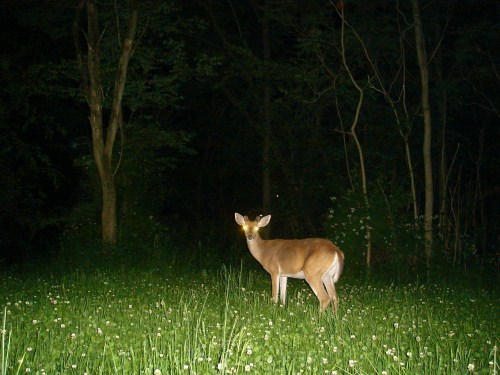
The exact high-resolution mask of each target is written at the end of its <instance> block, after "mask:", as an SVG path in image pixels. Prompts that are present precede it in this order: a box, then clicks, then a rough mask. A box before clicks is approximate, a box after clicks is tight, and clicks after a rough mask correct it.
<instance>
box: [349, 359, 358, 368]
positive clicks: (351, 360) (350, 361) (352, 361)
mask: <svg viewBox="0 0 500 375" xmlns="http://www.w3.org/2000/svg"><path fill="white" fill-rule="evenodd" d="M357 362H358V361H355V360H354V359H350V360H349V367H354V366H356V363H357Z"/></svg>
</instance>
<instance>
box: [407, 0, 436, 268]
mask: <svg viewBox="0 0 500 375" xmlns="http://www.w3.org/2000/svg"><path fill="white" fill-rule="evenodd" d="M411 5H412V12H413V20H414V22H415V45H416V49H417V58H418V66H419V69H420V83H421V90H422V97H421V103H422V114H423V117H424V142H423V150H422V151H423V156H424V170H425V211H424V248H425V257H426V261H427V267H429V266H430V260H431V257H432V214H433V203H434V187H433V181H432V158H431V140H432V138H431V131H432V126H431V109H430V105H429V67H428V64H427V53H426V50H425V41H424V34H423V30H422V20H421V18H420V9H419V6H418V0H412V1H411Z"/></svg>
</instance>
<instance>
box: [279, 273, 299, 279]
mask: <svg viewBox="0 0 500 375" xmlns="http://www.w3.org/2000/svg"><path fill="white" fill-rule="evenodd" d="M280 276H281V277H291V278H294V279H305V276H304V271H300V272H297V273H280Z"/></svg>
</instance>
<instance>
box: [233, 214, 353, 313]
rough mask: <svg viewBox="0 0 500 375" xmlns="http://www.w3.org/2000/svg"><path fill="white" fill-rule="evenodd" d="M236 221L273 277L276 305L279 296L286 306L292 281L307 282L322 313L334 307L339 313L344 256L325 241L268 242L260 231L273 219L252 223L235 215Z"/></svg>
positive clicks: (329, 242)
mask: <svg viewBox="0 0 500 375" xmlns="http://www.w3.org/2000/svg"><path fill="white" fill-rule="evenodd" d="M234 218H235V220H236V223H238V224H239V225H240V226H241V227H242V228H243V231H244V232H245V237H246V240H247V245H248V250H250V253H251V254H252V256H253V257H254V258H255V259H256V260H257V261H258V262H259V263H260V264H261V266H262V267H263V268H264V269H265V270H266V271H267V272H268V273H269V274H270V275H271V288H272V300H273V302H274V303H278V293H279V295H280V299H281V303H282V304H283V305H285V301H286V284H287V280H288V278H289V277H291V278H294V279H305V280H306V282H307V283H308V284H309V286H310V287H311V289H312V291H313V292H314V294H315V295H316V297H317V298H318V300H319V306H320V311H324V310H326V308H327V307H328V305H329V304H330V303H331V306H332V310H333V311H334V312H335V310H336V307H337V304H338V297H337V292H336V290H335V283H336V282H337V281H338V279H339V278H340V275H341V274H342V270H343V268H344V253H342V251H341V250H340V249H339V248H338V247H337V246H336V245H334V244H333V243H332V242H331V241H330V240H327V239H324V238H305V239H289V240H282V239H273V240H264V239H262V238H261V237H260V235H259V229H260V228H262V227H265V226H266V225H267V224H269V222H270V221H271V215H267V216H264V217H260V216H257V217H256V218H255V220H253V221H252V220H249V219H248V216H242V215H240V214H239V213H235V214H234ZM325 289H326V290H325Z"/></svg>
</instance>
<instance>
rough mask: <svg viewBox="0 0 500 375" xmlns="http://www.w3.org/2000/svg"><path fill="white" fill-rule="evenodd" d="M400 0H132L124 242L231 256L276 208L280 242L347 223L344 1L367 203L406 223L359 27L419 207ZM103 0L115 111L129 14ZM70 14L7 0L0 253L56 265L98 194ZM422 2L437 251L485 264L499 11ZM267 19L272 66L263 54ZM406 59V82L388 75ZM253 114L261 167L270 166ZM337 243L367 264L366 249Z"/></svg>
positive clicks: (391, 145) (495, 210)
mask: <svg viewBox="0 0 500 375" xmlns="http://www.w3.org/2000/svg"><path fill="white" fill-rule="evenodd" d="M403 3H406V2H401V4H400V5H399V8H398V7H397V4H398V2H395V1H382V0H380V1H368V2H367V1H355V0H352V1H346V2H344V3H341V2H334V1H333V2H332V1H300V0H295V1H292V0H281V1H278V0H276V1H275V0H267V1H266V0H242V1H239V0H238V1H222V0H218V1H216V0H212V1H195V0H183V1H180V0H179V1H176V0H172V1H165V2H163V1H157V2H155V1H143V2H141V3H140V12H139V29H138V35H137V45H136V47H135V50H134V54H133V56H132V59H131V62H130V66H129V71H128V77H127V85H126V88H125V95H124V101H123V113H124V121H125V137H124V138H123V142H122V140H121V139H120V138H118V140H117V142H116V146H115V153H114V155H115V158H116V160H115V162H116V163H118V160H119V159H120V169H119V171H118V173H117V175H116V182H117V189H118V221H119V228H118V231H119V241H118V242H119V245H120V244H121V245H123V244H130V243H141V244H145V245H147V246H155V244H158V242H161V243H162V244H166V245H169V244H170V246H172V248H174V247H176V248H183V249H192V248H194V249H198V250H199V248H200V247H205V248H207V249H208V248H211V249H214V248H217V249H218V251H217V256H220V257H222V258H223V259H225V257H226V256H229V255H228V254H229V251H232V249H233V248H234V247H235V246H239V247H240V248H243V247H244V244H243V241H244V240H243V238H241V233H240V232H239V231H238V228H237V226H236V223H235V222H234V212H239V213H241V214H248V215H250V216H253V215H256V214H267V213H272V215H273V221H272V229H271V231H272V236H273V237H278V236H280V237H281V236H283V237H293V236H297V237H302V236H329V237H330V238H332V237H334V235H333V234H332V222H337V223H338V222H343V221H345V220H347V219H346V218H347V217H348V216H347V215H348V212H349V209H348V208H346V207H347V206H346V207H344V211H342V208H339V206H338V205H339V204H338V202H342V201H344V202H350V201H349V200H348V199H353V198H352V196H353V194H356V193H359V191H360V177H359V176H360V175H359V172H360V166H359V158H358V154H357V149H356V146H355V144H354V142H353V139H352V137H350V136H349V135H348V134H346V131H348V129H349V127H350V124H351V121H352V118H353V115H354V111H355V107H356V103H357V96H356V95H357V93H356V91H355V89H354V87H353V86H352V84H351V82H350V81H349V79H348V77H347V73H346V70H345V69H344V67H343V66H342V60H341V55H340V44H339V43H340V39H339V38H340V26H341V18H340V17H339V15H338V13H337V10H339V9H341V8H342V7H343V11H344V14H345V17H346V20H347V21H348V22H349V25H350V26H352V29H351V28H350V29H348V30H347V34H346V51H347V52H346V54H347V59H348V62H349V64H350V66H351V69H352V71H353V74H354V75H355V76H356V77H357V79H358V80H359V82H361V83H362V85H363V87H364V88H365V101H364V104H363V107H362V109H361V116H360V120H359V124H358V128H357V132H358V136H359V138H360V142H361V144H362V146H363V150H364V155H365V162H366V171H367V179H368V192H369V196H370V199H372V200H373V202H372V204H373V206H377V204H379V205H380V206H381V207H386V208H387V207H390V208H391V212H392V214H393V219H394V218H397V219H396V221H407V222H408V223H412V225H413V224H414V221H413V219H412V212H411V199H410V197H409V196H410V195H409V194H410V185H409V174H408V168H407V165H406V161H405V150H404V143H403V140H402V137H401V135H400V134H399V131H398V127H397V124H396V123H395V120H394V116H393V113H392V110H391V108H390V106H389V105H388V103H387V101H386V100H385V99H384V97H383V96H382V95H381V94H380V92H379V91H377V90H376V81H375V80H374V76H373V71H372V69H371V68H370V66H369V64H368V62H367V60H366V58H365V55H364V53H363V49H362V46H361V45H360V43H359V40H357V39H356V38H355V36H354V34H353V32H352V30H355V31H356V32H357V33H358V35H359V36H360V38H361V39H362V40H363V41H364V43H365V46H366V47H367V50H368V52H369V54H370V56H371V58H372V60H373V62H374V63H375V65H376V66H377V68H378V70H379V72H380V73H381V75H382V76H383V77H384V80H385V83H386V84H387V85H388V86H389V85H390V87H391V88H392V89H391V90H392V91H391V95H393V97H394V98H397V103H398V108H399V109H400V110H402V108H403V106H402V103H403V97H401V96H400V95H398V93H400V89H401V87H403V86H402V85H403V83H404V85H405V95H406V96H405V97H404V100H405V102H404V103H405V104H406V108H407V110H408V113H409V117H408V118H409V120H410V123H408V124H406V125H408V126H410V127H411V132H410V133H409V145H410V149H411V152H412V161H413V164H414V168H415V178H416V188H417V201H418V207H419V212H420V215H421V214H422V213H423V202H424V181H423V176H424V173H423V157H422V139H423V119H422V117H421V111H420V76H419V70H418V65H417V58H416V53H415V40H414V31H413V25H412V22H413V18H412V14H411V9H410V8H409V5H408V4H403ZM97 4H98V8H99V11H100V14H99V16H100V23H101V27H102V30H103V36H102V45H101V55H102V64H103V76H104V81H105V84H104V86H105V88H106V89H105V92H104V95H105V98H106V100H107V102H106V104H107V105H109V98H110V96H111V93H112V90H113V79H114V74H115V69H116V61H117V60H116V59H117V55H118V52H119V47H118V46H117V40H118V36H117V33H118V31H120V30H121V31H122V32H123V30H122V28H123V25H125V24H126V22H125V20H126V18H127V15H128V13H127V12H128V4H127V2H125V1H117V2H110V1H99V2H97ZM75 6H76V2H72V1H23V0H16V1H5V0H3V1H2V2H1V8H2V9H1V16H0V17H1V19H0V28H1V29H0V30H1V31H0V46H1V51H2V52H1V55H0V82H1V84H0V129H1V133H0V180H1V182H0V189H1V193H2V194H1V195H0V202H1V203H0V208H1V210H0V259H2V262H7V263H11V262H18V261H22V260H29V259H33V258H36V257H39V256H46V255H50V256H57V254H58V252H59V251H60V246H61V244H64V243H68V242H71V241H79V242H80V243H82V244H95V245H97V246H98V243H99V239H100V233H99V230H100V222H99V220H100V202H101V196H100V184H99V180H98V176H97V173H96V170H95V166H94V164H93V160H92V154H91V147H92V143H91V138H90V128H89V120H88V117H89V108H88V106H87V104H86V103H85V100H84V98H83V93H82V89H81V85H80V77H79V73H78V70H77V65H76V57H75V56H76V55H75V49H74V45H73V39H72V24H73V17H74V14H75ZM420 7H421V15H422V21H423V28H424V33H425V38H426V48H427V53H428V56H429V58H430V63H429V69H430V86H431V87H430V92H431V111H432V116H433V118H432V120H433V135H432V137H433V138H432V141H433V143H432V159H433V171H434V172H433V173H434V180H435V182H434V186H435V212H436V215H438V212H439V207H440V203H441V201H442V199H445V202H446V207H448V209H447V212H448V214H447V215H448V216H447V218H448V219H447V220H448V221H449V223H451V224H450V227H449V233H452V234H453V235H451V236H449V237H450V238H451V239H452V240H450V241H457V238H459V237H460V238H461V239H462V240H461V241H460V257H461V258H462V259H468V257H480V258H481V259H493V260H494V261H495V259H496V260H497V258H498V245H499V233H500V231H499V225H498V222H499V189H500V184H499V179H498V165H499V154H498V150H499V143H500V137H499V136H500V127H499V109H500V101H499V92H500V91H499V78H498V67H499V64H500V61H499V48H498V40H499V33H498V24H499V22H498V21H499V13H500V5H499V2H497V1H470V0H469V1H420ZM264 17H267V18H268V22H269V31H268V34H267V37H268V40H269V44H270V51H271V54H270V58H265V56H264V53H263V51H264V47H263V24H264V23H263V19H264ZM398 24H399V26H400V29H399V30H398ZM83 25H84V26H83V27H85V23H84V22H83ZM83 33H85V30H83ZM401 48H403V49H404V51H405V72H404V76H403V74H402V73H401V72H399V73H398V69H399V68H400V66H401V65H400V63H401ZM403 77H404V80H403ZM266 87H267V88H269V89H270V95H271V105H270V109H269V111H268V112H267V113H265V111H266V109H265V108H264V99H263V97H264V94H263V92H264V89H265V88H266ZM339 114H340V117H339ZM266 116H267V117H266ZM340 118H341V119H342V122H341V121H340ZM266 121H267V122H268V123H269V126H270V129H271V130H270V131H271V138H270V139H271V153H270V155H271V159H270V161H269V162H268V163H267V164H266V165H264V164H263V159H262V153H263V150H262V148H263V137H264V135H263V134H264V131H265V129H266V126H265V124H266ZM405 129H406V128H405ZM443 150H444V151H443ZM120 155H121V158H120ZM442 158H443V160H445V165H446V167H445V168H444V170H443V168H442V167H441V160H442ZM263 168H267V170H269V172H270V176H271V193H272V194H271V195H272V201H271V204H270V207H269V208H268V211H269V212H263V206H262V205H263V203H262V172H263ZM440 174H442V175H444V176H446V181H447V182H448V184H447V193H448V194H447V197H446V198H442V197H441V196H440V194H439V189H440V188H439V186H440V177H439V176H440ZM332 197H335V198H336V199H335V200H332V199H331V198H332ZM348 197H350V198H348ZM330 209H335V214H334V215H333V217H332V215H331V212H330ZM441 229H442V228H439V227H438V220H437V219H436V233H437V234H436V236H437V242H436V247H437V250H436V253H437V254H442V255H443V256H444V257H445V258H447V259H448V260H449V261H450V262H452V261H456V259H455V260H453V257H454V255H456V247H454V245H449V244H447V246H450V248H455V250H454V251H440V249H443V247H442V246H443V245H442V244H443V243H442V242H439V240H440V239H441V240H442V237H439V234H441ZM376 230H377V228H376ZM379 230H380V231H385V230H389V229H387V228H385V227H384V228H380V229H379ZM454 234H457V236H454ZM235 243H236V244H238V245H234V244H235ZM167 247H168V246H167ZM123 249H125V247H124V248H123ZM123 249H122V250H119V251H117V254H120V251H121V252H122V253H123V252H126V250H123ZM447 249H448V247H447ZM198 250H197V251H198ZM391 250H392V251H397V249H391ZM207 251H208V250H207ZM412 251H414V252H415V251H416V252H417V255H418V252H419V250H415V249H413V250H412ZM345 252H346V253H350V254H351V257H353V258H354V257H358V258H359V259H362V256H363V255H362V252H363V249H362V248H350V249H345ZM374 252H375V254H374V256H375V258H377V256H378V259H379V262H381V263H383V262H385V261H390V259H391V257H390V256H388V254H387V252H388V250H387V249H384V245H383V243H380V244H378V245H377V246H376V247H375V249H374ZM377 254H378V255H377Z"/></svg>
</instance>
